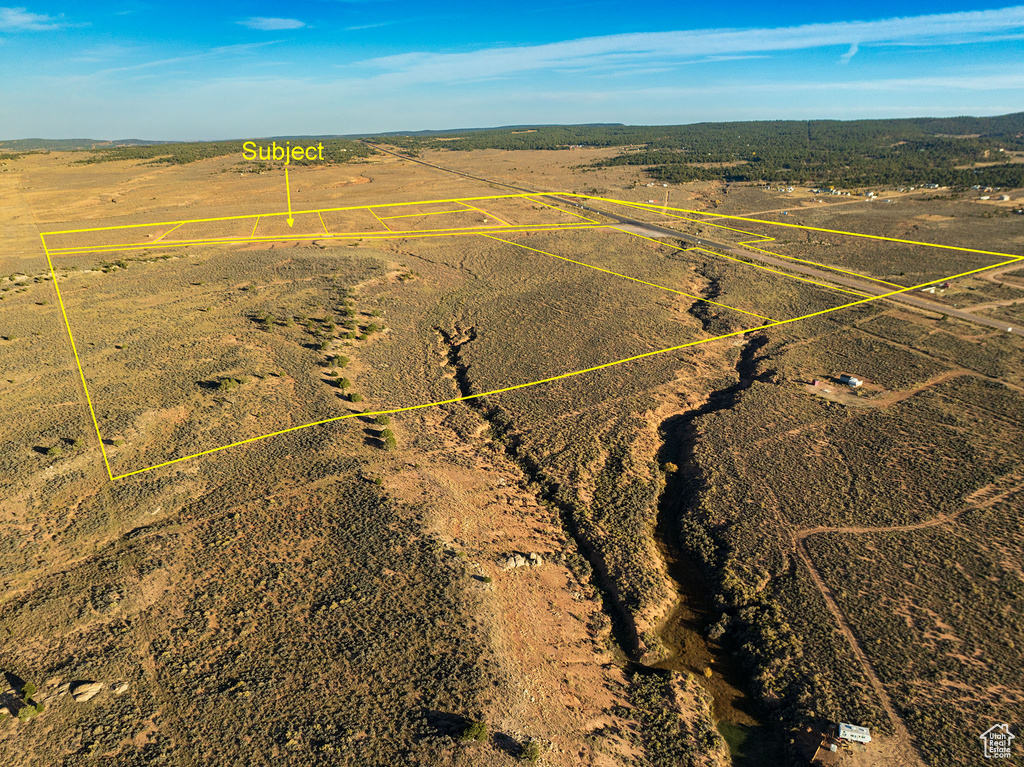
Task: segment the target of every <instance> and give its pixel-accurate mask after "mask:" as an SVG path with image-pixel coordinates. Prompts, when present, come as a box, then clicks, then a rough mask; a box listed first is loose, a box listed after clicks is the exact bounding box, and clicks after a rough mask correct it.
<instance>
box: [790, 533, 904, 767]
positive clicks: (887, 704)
mask: <svg viewBox="0 0 1024 767" xmlns="http://www.w3.org/2000/svg"><path fill="white" fill-rule="evenodd" d="M793 547H794V549H795V550H796V553H797V556H798V557H800V560H801V561H802V562H803V563H804V566H805V567H806V568H807V572H809V573H810V574H811V580H813V581H814V585H815V586H816V587H817V589H818V591H819V592H821V596H822V597H823V598H824V600H825V604H826V605H828V609H829V612H830V613H832V617H833V618H834V619H835V621H836V624H837V625H838V626H839V630H840V631H841V632H842V634H843V636H845V637H846V641H847V642H849V643H850V647H851V649H852V650H853V654H854V655H856V656H857V660H858V661H859V662H860V665H861V668H862V669H863V671H864V675H865V676H866V677H867V679H868V681H869V682H870V683H871V687H872V689H874V691H875V695H877V696H878V700H879V701H880V702H881V704H882V708H883V709H885V713H886V715H887V716H888V717H889V721H890V722H892V727H893V730H894V732H895V740H896V744H897V748H896V756H897V760H898V761H897V763H898V764H900V765H908V764H913V765H918V767H923V765H924V760H923V759H922V758H921V754H920V752H918V750H917V747H916V746H915V745H914V742H913V740H912V739H911V737H910V731H909V730H908V729H907V725H906V723H905V722H904V721H903V718H902V717H901V716H900V715H899V714H898V713H897V712H896V708H895V707H894V706H893V704H892V701H891V700H890V699H889V695H888V693H886V691H885V687H883V686H882V680H881V679H879V678H878V674H876V673H875V669H874V666H872V665H871V661H869V660H868V656H867V654H866V653H865V652H864V648H863V646H862V645H861V643H860V641H859V640H858V639H857V635H856V634H854V633H853V628H852V627H851V626H850V624H849V623H848V622H847V620H846V616H845V615H843V612H842V610H840V609H839V605H838V604H837V603H836V599H835V596H834V595H833V593H832V589H830V588H829V587H828V585H827V584H826V583H825V581H824V580H822V577H821V575H820V574H819V573H818V570H817V568H815V566H814V564H813V563H812V562H811V557H810V555H809V554H808V553H807V549H806V548H805V546H804V541H803V539H798V538H797V537H796V536H795V535H794V537H793Z"/></svg>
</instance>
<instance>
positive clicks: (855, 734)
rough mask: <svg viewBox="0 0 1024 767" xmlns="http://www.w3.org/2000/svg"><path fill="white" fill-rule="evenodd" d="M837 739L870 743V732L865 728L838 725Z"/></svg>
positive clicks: (853, 725)
mask: <svg viewBox="0 0 1024 767" xmlns="http://www.w3.org/2000/svg"><path fill="white" fill-rule="evenodd" d="M839 739H840V740H852V741H856V742H857V743H870V742H871V730H869V729H868V728H867V727H858V726H857V725H855V724H844V723H843V722H840V723H839Z"/></svg>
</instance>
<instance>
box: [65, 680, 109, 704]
mask: <svg viewBox="0 0 1024 767" xmlns="http://www.w3.org/2000/svg"><path fill="white" fill-rule="evenodd" d="M102 689H103V682H77V683H76V684H74V685H73V686H72V687H71V697H72V698H74V699H75V703H85V702H86V701H87V700H92V699H93V698H95V697H96V696H97V695H98V694H99V692H100V690H102Z"/></svg>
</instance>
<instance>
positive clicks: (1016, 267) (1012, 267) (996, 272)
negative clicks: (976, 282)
mask: <svg viewBox="0 0 1024 767" xmlns="http://www.w3.org/2000/svg"><path fill="white" fill-rule="evenodd" d="M1020 270H1021V265H1020V264H1007V265H1006V266H1001V267H999V268H998V269H992V270H991V271H988V272H979V273H978V276H979V277H981V278H983V279H986V280H988V281H989V282H994V283H996V284H1002V282H1003V281H1002V280H998V279H996V278H997V277H999V276H1001V275H1003V274H1006V273H1007V272H1018V271H1020ZM1014 279H1016V278H1011V284H1013V280H1014Z"/></svg>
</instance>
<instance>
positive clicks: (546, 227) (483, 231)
mask: <svg viewBox="0 0 1024 767" xmlns="http://www.w3.org/2000/svg"><path fill="white" fill-rule="evenodd" d="M542 196H544V197H549V198H550V197H551V196H558V197H569V198H577V199H585V200H596V201H599V202H604V203H613V204H617V205H623V206H626V207H631V208H639V209H642V210H652V208H653V209H654V210H653V212H656V213H661V212H662V211H661V210H659V209H658V208H659V207H660V206H653V205H645V204H643V203H635V202H630V201H626V200H615V199H610V198H604V197H594V196H591V195H583V194H575V193H537V192H532V193H525V194H503V195H489V196H486V197H463V198H456V199H448V200H421V201H415V202H406V203H388V204H379V205H358V206H350V207H344V208H323V209H318V210H304V211H295V212H294V213H293V212H291V211H289V212H285V213H269V214H268V213H263V214H250V215H242V216H222V217H219V218H205V219H192V220H186V221H165V222H158V223H149V224H125V225H117V226H105V227H92V228H86V229H66V230H61V231H53V232H42V233H40V235H39V236H40V240H41V241H42V244H43V252H44V253H45V255H46V262H47V265H48V267H49V269H50V277H51V280H52V281H53V287H54V290H55V291H56V294H57V302H58V304H59V305H60V311H61V316H62V318H63V320H64V327H65V329H66V330H67V333H68V340H69V341H70V342H71V351H72V354H73V355H74V358H75V365H76V366H77V368H78V375H79V378H80V380H81V382H82V390H83V392H84V393H85V398H86V402H87V404H88V408H89V415H90V417H91V418H92V423H93V427H94V428H95V430H96V438H97V440H98V441H99V445H100V452H101V453H102V455H103V464H104V466H105V468H106V471H107V476H108V477H109V479H110V481H112V482H113V481H116V480H121V479H126V478H128V477H132V476H135V475H137V474H143V473H145V472H148V471H153V470H154V469H159V468H162V467H165V466H172V465H174V464H177V463H181V462H183V461H187V460H191V459H192V458H199V457H201V456H204V455H210V454H212V453H217V452H220V451H221V450H227V449H228V448H232V447H239V446H241V445H247V444H250V443H252V442H258V441H260V440H264V439H269V438H270V437H276V436H280V435H282V434H288V433H290V432H293V431H299V430H300V429H308V428H311V427H313V426H322V425H324V424H328V423H333V422H335V421H344V420H347V419H349V418H359V417H366V416H377V415H393V414H395V413H406V412H409V411H412V410H422V409H424V408H429V407H438V406H440V405H448V404H453V403H456V402H464V401H466V400H471V399H478V398H480V397H488V396H492V395H496V394H502V393H505V392H510V391H516V390H519V389H525V388H529V387H531V386H539V385H541V384H546V383H552V382H554V381H560V380H563V379H566V378H572V377H574V376H578V375H583V374H585V373H593V372H595V371H598V370H604V369H606V368H611V367H615V366H617V365H623V364H625V363H627V362H635V361H637V360H641V359H646V358H647V357H653V356H656V355H659V354H667V353H669V352H674V351H679V350H681V349H688V348H691V347H694V346H699V345H701V344H706V343H711V342H712V341H720V340H723V339H726V338H733V337H736V336H741V335H745V334H747V333H752V332H755V331H758V330H767V329H769V328H774V327H779V326H781V325H787V324H789V323H791V322H799V321H800V320H806V319H810V318H812V317H820V316H822V315H825V314H831V313H832V312H836V311H839V310H841V309H848V308H850V307H853V306H858V305H860V304H866V303H870V302H873V301H879V300H881V299H884V298H889V297H891V296H895V295H899V294H901V293H908V292H910V291H913V290H919V289H921V288H924V287H927V286H929V285H934V284H936V283H940V282H945V281H948V280H953V279H959V278H961V277H966V276H968V275H971V274H976V273H978V272H983V271H987V270H989V269H994V268H997V267H1000V266H1004V265H1007V264H1012V263H1017V262H1020V261H1024V256H1019V255H1015V254H1012V253H999V252H993V251H986V250H979V249H976V248H964V247H958V246H953V245H940V244H937V243H929V242H919V241H916V240H904V239H898V238H895V237H883V236H879V235H870V234H861V233H859V232H844V231H841V230H836V229H823V228H820V227H812V226H804V225H801V224H791V223H782V222H776V221H764V220H761V219H756V218H749V217H744V216H735V215H726V214H720V213H707V212H705V211H697V210H687V209H684V208H668V207H667V206H665V211H666V215H670V214H667V211H668V210H672V211H675V212H677V213H686V214H691V215H701V216H709V217H714V218H722V219H730V220H736V221H749V222H751V223H757V224H762V225H769V226H784V227H790V228H795V229H806V230H810V231H817V232H827V233H831V234H841V235H848V236H853V237H865V238H869V239H875V240H882V241H887V242H899V243H904V244H907V245H921V246H926V247H933V248H941V249H945V250H955V251H960V252H968V253H978V254H981V255H990V256H999V257H1004V258H1006V259H1007V260H1005V261H1001V262H999V263H996V264H990V265H987V266H982V267H979V268H977V269H972V270H970V271H967V272H962V273H960V274H955V275H952V276H948V277H940V278H938V279H935V280H929V281H928V282H923V283H921V284H919V285H912V286H910V287H899V286H896V287H897V289H896V290H893V291H890V292H887V293H883V294H881V295H877V296H866V297H864V298H860V299H858V300H856V301H852V302H849V303H846V304H842V305H840V306H834V307H832V308H829V309H822V310H819V311H816V312H811V313H809V314H804V315H801V316H799V317H791V318H789V319H784V320H769V319H768V318H767V317H764V316H763V315H757V314H754V313H753V312H747V311H744V310H742V309H736V308H735V307H731V306H728V305H726V304H719V303H715V302H713V301H708V299H704V298H700V297H699V296H692V295H691V294H688V293H682V292H681V291H677V290H674V289H672V288H666V287H664V286H661V285H656V284H654V283H649V282H644V281H643V280H638V279H636V278H633V277H629V276H628V275H624V274H619V273H617V272H612V271H610V270H607V269H603V268H601V267H597V266H593V265H591V264H586V263H584V262H582V261H574V260H572V259H569V258H565V257H563V256H557V255H555V254H553V253H547V252H545V251H541V250H537V249H536V248H530V247H528V246H525V245H521V244H520V243H517V242H511V241H508V240H502V239H500V238H498V237H494V236H492V234H491V232H493V233H497V232H501V233H505V234H514V233H522V232H540V231H565V230H574V229H581V228H582V229H595V228H606V229H614V230H617V231H621V232H624V233H627V234H632V235H635V236H637V237H641V238H642V239H647V240H651V241H652V242H656V243H658V244H659V245H667V246H668V247H672V248H675V249H677V250H682V251H689V250H698V251H702V252H706V253H709V254H712V255H715V256H719V257H725V258H729V257H728V256H724V254H721V253H718V252H716V251H711V250H707V249H706V248H702V247H696V246H694V247H690V248H681V247H678V246H675V245H671V244H670V243H664V242H660V241H659V240H654V239H653V238H650V237H644V236H643V235H639V234H636V233H635V232H629V231H628V230H626V229H622V228H620V227H616V226H612V225H609V224H601V223H599V222H597V221H596V220H594V219H585V220H588V221H594V223H593V224H562V225H553V224H539V225H533V226H529V225H525V226H515V225H507V226H504V227H488V226H475V227H464V228H462V229H445V230H414V231H408V232H396V231H388V232H387V233H386V234H385V233H380V232H377V233H370V232H363V233H348V234H345V233H342V234H328V235H314V236H306V235H298V236H277V237H255V236H254V235H255V232H256V227H257V226H258V224H259V221H260V219H262V218H269V217H273V216H289V217H290V216H293V215H298V214H303V213H316V214H318V216H320V220H321V224H323V217H322V214H323V213H328V212H337V211H345V210H367V211H369V212H370V213H371V214H373V215H374V217H375V218H377V219H378V220H379V221H380V218H379V217H377V214H376V213H375V212H374V211H373V208H394V207H402V206H409V205H425V204H431V203H433V204H437V203H448V202H457V203H460V204H463V205H465V204H466V202H465V201H473V202H476V201H480V200H494V199H509V198H525V199H529V200H530V201H532V202H537V203H540V204H541V205H545V206H546V207H551V208H554V209H556V210H562V209H561V208H555V206H552V205H548V204H547V203H544V202H542V201H541V200H539V199H536V198H538V197H542ZM467 208H469V209H472V210H479V209H478V208H473V207H472V206H467ZM445 212H449V211H445ZM450 212H458V211H450ZM480 212H481V213H485V214H486V215H491V214H487V212H486V211H483V210H481V211H480ZM562 212H569V213H572V212H571V211H564V210H562ZM414 215H415V214H414ZM572 215H575V216H577V217H579V218H584V217H583V216H580V215H579V214H576V213H572ZM672 217H673V218H679V219H683V220H687V221H700V222H701V223H710V222H706V221H703V220H702V219H688V218H686V217H684V216H672ZM492 218H495V220H501V219H497V217H495V216H493V215H492ZM248 219H256V223H255V224H254V226H253V230H252V235H251V236H250V237H248V238H237V237H235V238H215V239H204V240H194V241H191V240H188V241H186V240H181V241H175V242H170V243H160V244H156V243H154V242H151V243H148V244H143V243H139V244H124V245H112V246H100V247H94V248H53V249H51V248H50V247H49V246H48V245H47V243H46V237H47V235H50V236H53V235H58V234H76V233H82V232H97V231H110V230H120V229H136V228H145V227H153V226H171V225H174V228H177V227H179V226H182V225H184V224H190V223H208V222H213V221H232V220H248ZM381 223H382V224H383V223H384V222H383V221H381ZM712 225H714V226H720V225H716V224H712ZM324 228H325V230H326V226H324ZM385 228H387V227H386V225H385ZM721 228H726V229H733V228H732V227H724V226H722V227H721ZM733 231H738V232H741V233H745V234H751V235H754V236H755V237H757V238H758V239H755V240H751V241H749V242H770V241H772V240H773V239H774V238H771V237H765V236H762V235H757V234H756V233H754V232H746V231H745V230H742V229H733ZM169 233H170V230H169V231H168V232H165V233H164V235H162V237H163V236H166V234H169ZM457 234H475V235H482V236H485V237H488V238H489V239H493V240H497V241H498V242H502V243H506V244H510V245H514V246H516V247H520V248H524V249H526V250H531V251H534V252H537V253H541V254H543V255H546V256H551V257H553V258H557V259H561V260H563V261H568V262H570V263H573V264H577V265H580V266H585V267H587V268H590V269H596V270H598V271H602V272H605V273H608V274H611V275H614V276H616V277H621V278H625V279H628V280H632V281H634V282H640V283H642V284H645V285H649V286H651V287H656V288H660V289H662V290H669V291H671V292H674V293H680V294H682V295H686V296H688V297H691V298H696V299H698V300H700V301H704V302H708V303H712V304H714V305H716V306H721V307H723V308H727V309H731V310H733V311H737V312H741V313H743V314H747V315H752V316H755V317H758V318H759V319H765V320H768V321H767V322H765V323H763V324H761V325H758V326H756V327H753V328H747V329H744V330H736V331H733V332H731V333H724V334H722V335H718V336H713V337H711V338H703V339H700V340H697V341H689V342H687V343H684V344H679V345H678V346H670V347H667V348H665V349H657V350H655V351H650V352H644V353H642V354H637V355H634V356H632V357H625V358H623V359H620V360H614V361H612V362H606V363H604V364H601V365H595V366H593V367H589V368H584V369H582V370H574V371H571V372H569V373H562V374H560V375H556V376H550V377H548V378H542V379H539V380H536V381H528V382H525V383H520V384H515V385H513V386H506V387H504V388H500V389H493V390H491V391H486V392H481V393H479V394H471V395H467V396H464V397H454V398H452V399H447V400H440V401H438V402H425V403H421V404H419V405H410V406H407V407H400V408H391V409H388V410H374V411H366V412H356V413H346V414H344V415H339V416H332V417H331V418H324V419H322V420H319V421H313V422H312V423H306V424H301V425H298V426H291V427H289V428H287V429H280V430H278V431H274V432H270V433H268V434H262V435H259V436H256V437H249V438H248V439H243V440H239V441H237V442H231V443H229V444H227V445H221V446H219V447H215V448H211V449H209V450H203V451H200V452H198V453H192V454H190V455H185V456H181V457H179V458H174V459H172V460H169V461H164V462H162V463H158V464H154V465H152V466H147V467H145V468H142V469H136V470H134V471H129V472H125V473H123V474H117V475H115V474H114V473H113V471H112V470H111V468H110V460H109V457H108V456H107V451H106V448H105V447H104V443H103V436H102V433H101V431H100V426H99V421H98V420H97V418H96V411H95V408H94V405H93V401H92V397H91V395H90V394H89V386H88V383H87V382H86V379H85V372H84V370H83V369H82V361H81V358H80V357H79V354H78V347H77V346H76V344H75V338H74V334H73V333H72V331H71V323H70V321H69V319H68V314H67V309H66V308H65V306H64V298H63V296H62V295H61V292H60V286H59V285H58V282H57V273H56V270H55V268H54V265H53V260H52V258H51V254H52V255H64V254H71V253H100V252H107V251H124V250H143V249H152V248H157V247H185V246H188V245H194V244H231V243H238V242H261V241H275V242H276V241H281V240H287V241H291V240H297V239H324V238H325V237H328V238H332V239H359V240H362V239H395V238H410V237H424V236H441V237H447V236H453V235H457ZM681 234H682V233H681ZM740 244H741V245H744V244H748V243H740ZM757 250H760V249H757ZM761 252H764V253H769V251H761ZM770 255H773V256H778V257H780V258H784V259H786V258H788V259H789V260H793V261H800V262H802V263H806V264H813V265H815V266H819V267H821V268H824V269H832V270H833V271H839V272H843V271H844V270H842V269H837V268H835V267H831V266H829V265H827V264H819V263H817V262H814V261H806V260H803V259H797V258H792V257H788V256H782V255H781V254H777V253H770ZM731 260H734V261H738V262H739V263H743V264H746V265H748V266H755V264H750V263H749V262H746V261H743V260H742V259H737V258H733V259H731ZM770 271H774V272H776V273H778V274H781V275H783V276H786V277H791V278H795V279H801V280H803V281H805V282H812V284H815V285H817V286H819V287H824V288H827V289H829V290H834V291H836V290H838V291H841V292H846V293H849V292H850V291H848V290H843V289H841V288H836V287H834V286H830V285H825V284H823V283H817V282H813V281H811V280H806V279H803V278H800V277H796V276H795V275H792V274H787V273H785V272H778V271H777V270H770ZM844 273H846V274H850V275H855V276H858V277H862V278H864V279H868V280H872V281H874V282H881V283H883V284H887V285H893V283H885V281H884V280H878V279H877V278H873V277H868V276H866V275H859V274H856V273H854V272H844ZM860 295H863V294H860Z"/></svg>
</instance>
